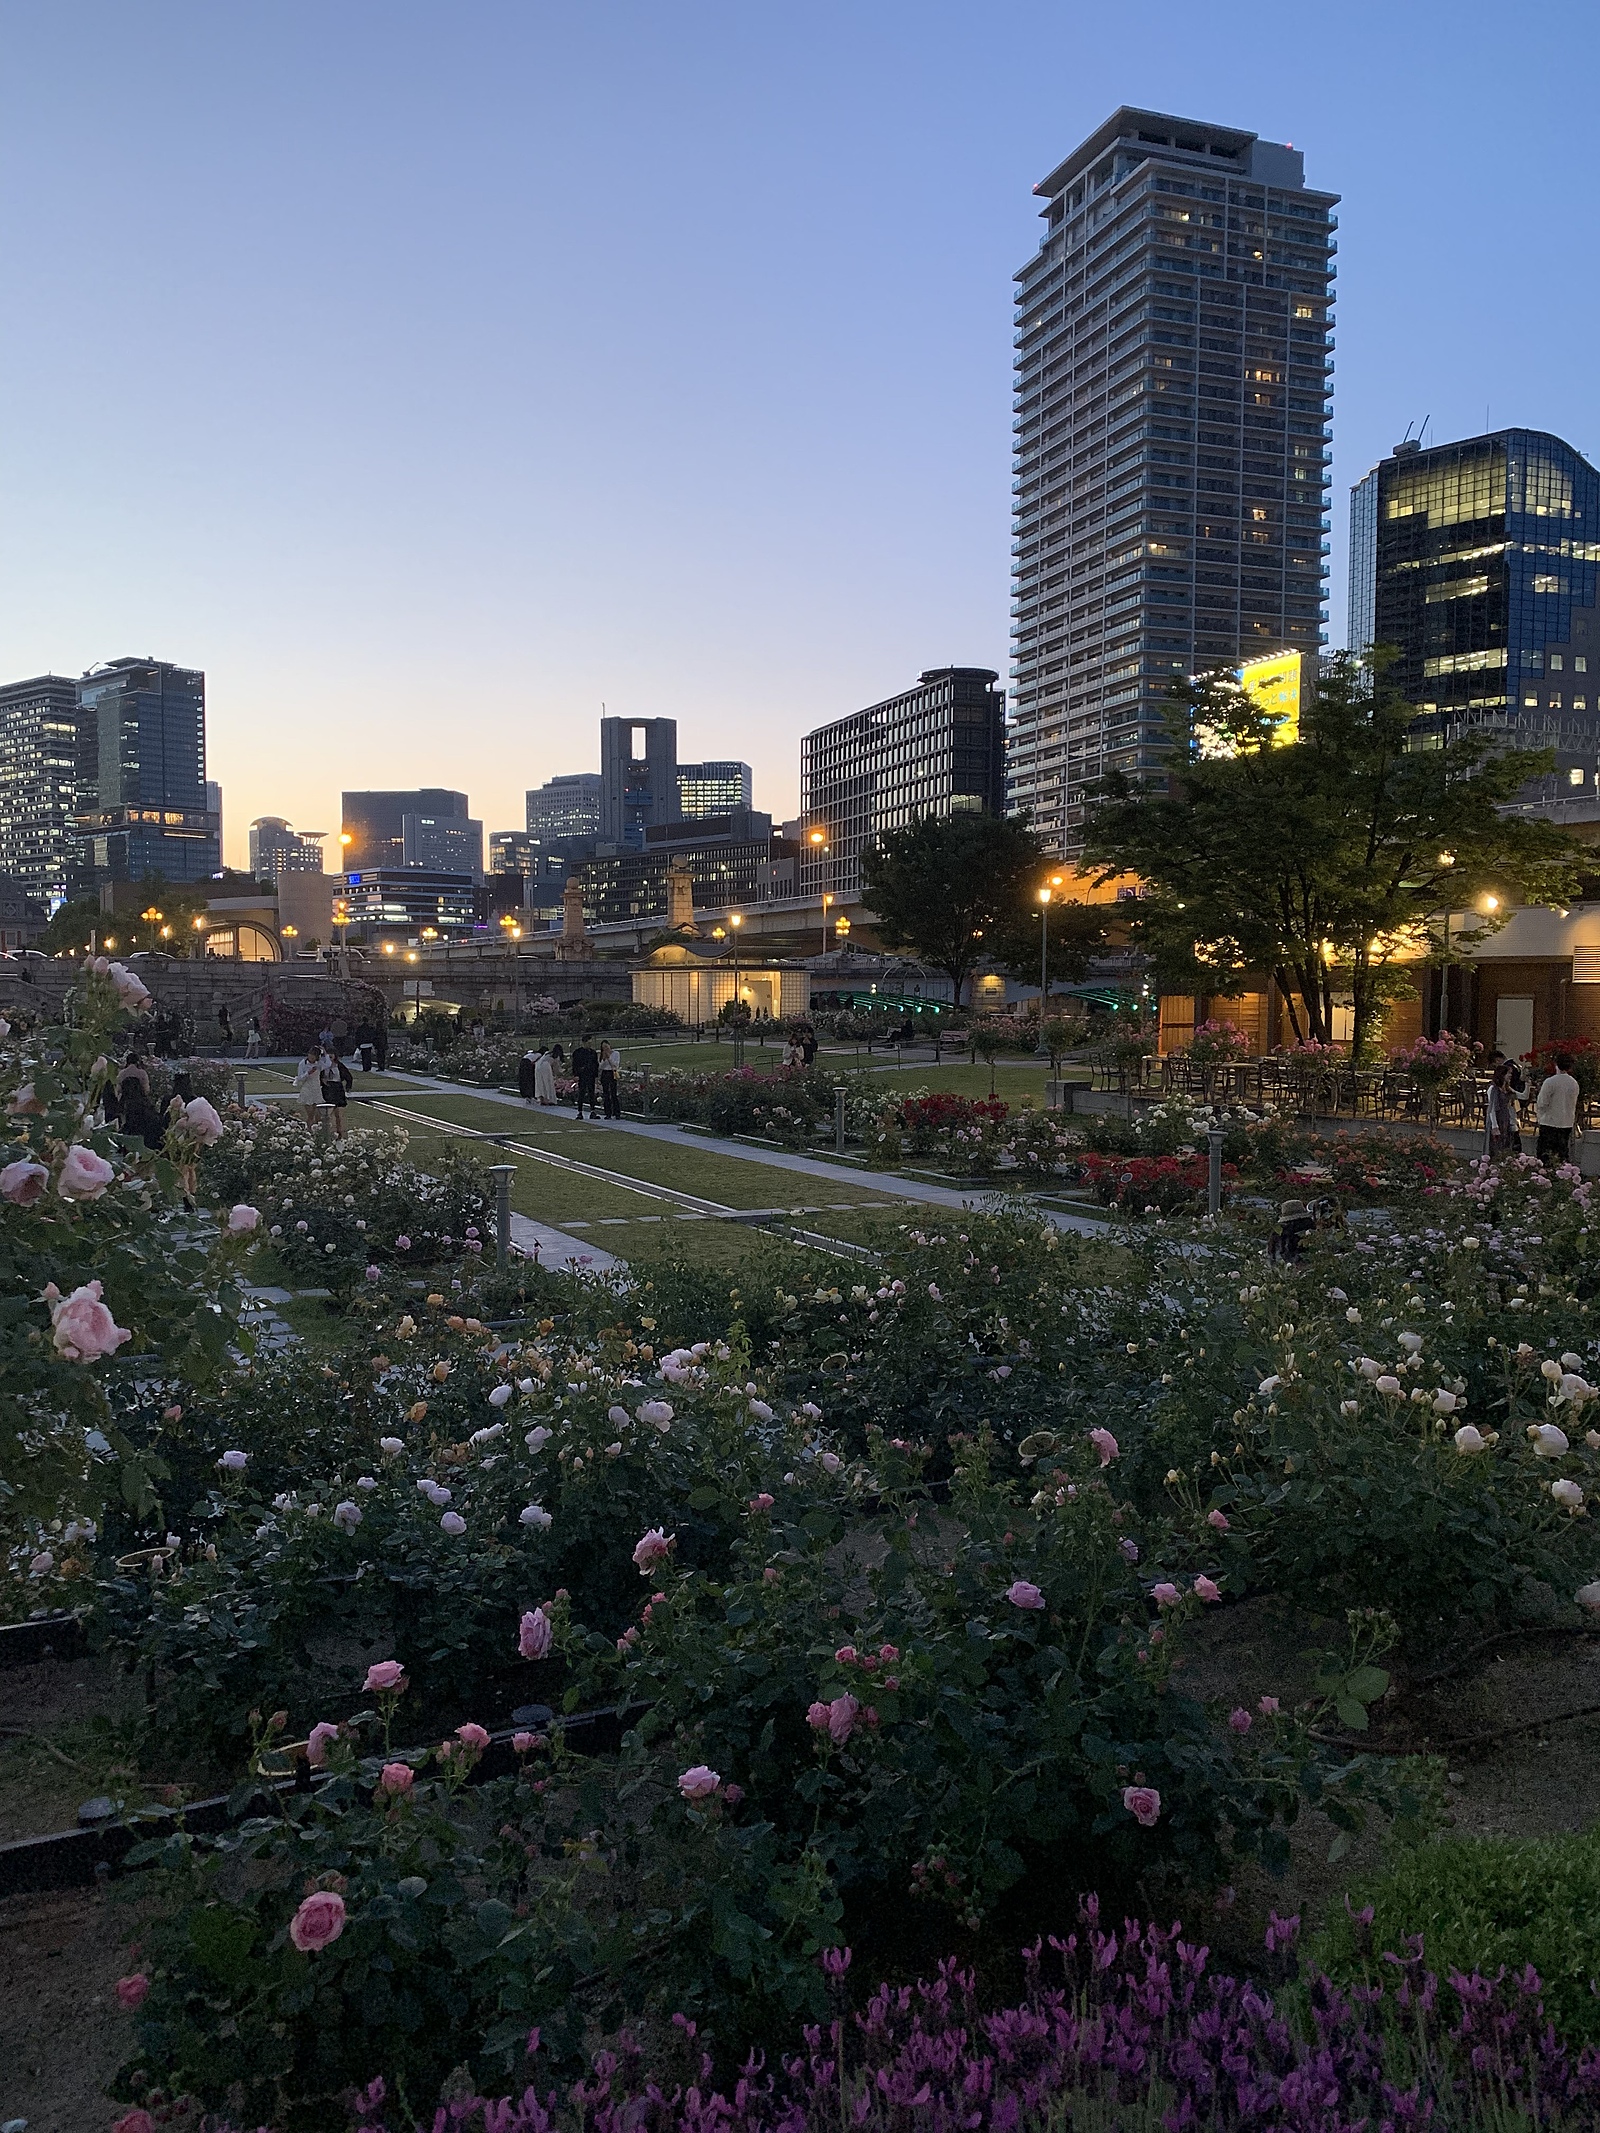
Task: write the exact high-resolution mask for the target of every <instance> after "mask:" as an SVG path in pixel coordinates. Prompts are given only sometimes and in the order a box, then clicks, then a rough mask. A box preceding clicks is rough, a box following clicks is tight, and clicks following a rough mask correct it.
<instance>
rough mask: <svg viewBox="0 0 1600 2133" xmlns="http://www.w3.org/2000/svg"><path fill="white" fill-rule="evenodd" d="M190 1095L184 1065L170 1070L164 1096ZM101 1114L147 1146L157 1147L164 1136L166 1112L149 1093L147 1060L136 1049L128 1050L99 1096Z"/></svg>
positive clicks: (191, 1090) (181, 1100)
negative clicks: (169, 1083)
mask: <svg viewBox="0 0 1600 2133" xmlns="http://www.w3.org/2000/svg"><path fill="white" fill-rule="evenodd" d="M193 1095H194V1088H193V1086H192V1084H191V1082H190V1080H189V1071H188V1069H187V1067H184V1066H181V1065H180V1066H175V1067H174V1068H173V1070H172V1094H171V1096H169V1097H168V1099H167V1107H168V1109H169V1110H170V1108H171V1106H172V1104H173V1103H174V1102H176V1103H179V1104H186V1103H187V1102H188V1101H189V1099H190V1098H191V1097H192V1096H193ZM100 1109H101V1114H102V1116H103V1117H104V1119H105V1122H106V1124H107V1125H108V1126H115V1128H116V1129H117V1131H118V1132H119V1133H129V1134H135V1135H137V1137H138V1138H139V1139H140V1140H142V1141H143V1142H144V1144H145V1146H146V1147H147V1148H159V1147H160V1146H161V1145H162V1143H163V1142H164V1141H165V1139H166V1137H167V1116H166V1112H165V1111H163V1110H161V1109H160V1108H159V1107H158V1105H157V1104H156V1101H155V1098H154V1097H153V1096H152V1095H151V1093H150V1061H149V1059H148V1058H146V1057H145V1056H144V1055H143V1054H142V1053H140V1052H138V1051H131V1052H129V1054H128V1056H127V1058H126V1059H125V1060H124V1061H123V1063H122V1065H121V1066H120V1067H118V1069H117V1071H116V1073H115V1074H114V1075H112V1076H111V1078H110V1079H109V1080H108V1081H107V1082H106V1084H105V1087H104V1089H103V1090H102V1091H101V1096H100Z"/></svg>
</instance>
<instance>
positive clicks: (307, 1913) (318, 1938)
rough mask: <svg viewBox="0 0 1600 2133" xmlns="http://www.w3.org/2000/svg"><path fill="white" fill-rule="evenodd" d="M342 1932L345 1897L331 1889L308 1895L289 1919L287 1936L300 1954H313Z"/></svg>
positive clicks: (334, 1939)
mask: <svg viewBox="0 0 1600 2133" xmlns="http://www.w3.org/2000/svg"><path fill="white" fill-rule="evenodd" d="M343 1931H344V1898H343V1897H342V1896H340V1895H337V1894H336V1893H335V1892H334V1891H333V1890H332V1889H318V1890H317V1891H316V1893H315V1894H314V1895H311V1896H308V1897H307V1898H306V1899H305V1901H304V1903H302V1904H301V1906H300V1908H299V1910H298V1911H296V1912H295V1914H294V1916H293V1918H291V1919H290V1921H289V1938H290V1940H292V1941H293V1942H294V1944H295V1946H296V1947H297V1948H298V1949H299V1950H300V1953H301V1954H302V1955H314V1954H315V1953H316V1952H317V1950H318V1949H319V1948H326V1947H327V1946H328V1944H329V1943H330V1942H331V1941H336V1940H337V1939H338V1938H339V1935H340V1934H341V1933H342V1932H343Z"/></svg>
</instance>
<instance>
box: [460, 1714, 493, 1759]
mask: <svg viewBox="0 0 1600 2133" xmlns="http://www.w3.org/2000/svg"><path fill="white" fill-rule="evenodd" d="M456 1739H457V1740H458V1741H460V1743H461V1745H462V1747H463V1748H476V1749H477V1750H478V1753H479V1754H480V1755H481V1754H482V1753H483V1751H484V1749H485V1748H487V1747H488V1745H489V1736H488V1734H487V1732H486V1731H485V1730H484V1728H483V1727H482V1726H480V1725H479V1724H478V1723H477V1722H476V1721H475V1720H474V1719H470V1718H469V1719H468V1720H467V1723H466V1724H465V1725H464V1726H457V1727H456Z"/></svg>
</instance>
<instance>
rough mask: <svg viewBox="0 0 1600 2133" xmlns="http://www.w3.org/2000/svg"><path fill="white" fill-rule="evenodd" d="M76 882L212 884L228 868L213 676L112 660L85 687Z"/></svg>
mask: <svg viewBox="0 0 1600 2133" xmlns="http://www.w3.org/2000/svg"><path fill="white" fill-rule="evenodd" d="M78 805H79V808H80V810H81V812H80V814H79V816H78V824H77V827H78V833H79V837H78V851H79V860H78V867H77V882H76V885H77V886H78V887H79V888H80V889H89V888H98V887H100V886H102V885H103V884H105V883H107V882H124V881H146V880H148V879H150V877H151V876H152V875H156V874H159V875H161V876H162V878H163V879H164V880H167V881H206V880H209V879H210V877H211V876H212V875H213V874H215V873H217V872H219V871H220V869H221V866H222V851H221V838H220V834H219V825H218V819H217V815H216V813H215V811H214V810H212V809H211V808H210V807H208V805H207V792H206V678H205V675H204V674H203V673H201V672H200V671H199V670H198V669H197V668H193V667H178V666H173V665H171V664H170V663H169V662H168V661H167V660H164V659H113V660H109V661H108V662H107V663H106V664H105V665H104V666H99V667H93V668H91V669H90V671H89V672H88V673H87V674H85V675H84V676H83V678H82V680H81V681H80V682H79V683H78Z"/></svg>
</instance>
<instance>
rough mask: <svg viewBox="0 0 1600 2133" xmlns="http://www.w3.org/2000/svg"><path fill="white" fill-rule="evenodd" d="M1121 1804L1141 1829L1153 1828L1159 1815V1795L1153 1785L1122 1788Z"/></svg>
mask: <svg viewBox="0 0 1600 2133" xmlns="http://www.w3.org/2000/svg"><path fill="white" fill-rule="evenodd" d="M1122 1804H1123V1806H1124V1807H1126V1808H1127V1810H1128V1812H1129V1814H1131V1815H1132V1817H1133V1819H1134V1820H1135V1821H1136V1822H1137V1823H1138V1825H1139V1827H1140V1828H1141V1829H1154V1828H1155V1826H1156V1823H1157V1822H1158V1821H1159V1820H1160V1817H1161V1795H1160V1793H1159V1792H1157V1791H1156V1789H1155V1787H1154V1786H1153V1785H1128V1786H1125V1787H1124V1788H1123V1794H1122Z"/></svg>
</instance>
